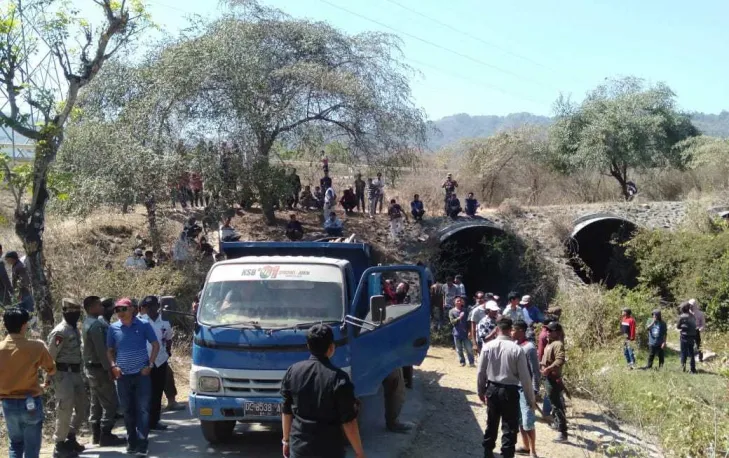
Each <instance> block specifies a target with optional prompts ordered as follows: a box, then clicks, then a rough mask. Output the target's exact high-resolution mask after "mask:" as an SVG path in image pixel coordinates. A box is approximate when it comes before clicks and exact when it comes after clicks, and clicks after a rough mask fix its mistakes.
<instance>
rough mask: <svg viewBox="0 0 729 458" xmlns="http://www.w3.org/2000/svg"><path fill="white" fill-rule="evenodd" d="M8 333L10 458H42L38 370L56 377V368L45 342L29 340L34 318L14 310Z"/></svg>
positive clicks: (0, 382)
mask: <svg viewBox="0 0 729 458" xmlns="http://www.w3.org/2000/svg"><path fill="white" fill-rule="evenodd" d="M3 322H4V324H5V329H6V330H7V332H8V335H7V337H5V339H4V340H2V341H0V367H2V370H0V400H1V401H2V407H3V417H4V419H5V425H6V427H7V428H8V439H9V442H10V453H9V454H8V457H9V458H23V457H25V458H38V456H39V455H40V448H41V441H42V438H43V436H42V433H43V417H44V414H43V389H42V388H41V386H40V384H39V383H38V369H43V370H44V371H45V372H46V374H48V375H49V376H52V375H53V374H55V373H56V364H55V363H54V362H53V358H51V355H50V353H48V350H47V349H46V346H45V345H44V344H43V342H41V341H39V340H28V339H26V338H25V334H26V333H27V332H28V323H29V322H30V314H29V313H28V311H27V310H25V309H22V308H18V307H12V308H8V309H6V310H5V312H4V313H3Z"/></svg>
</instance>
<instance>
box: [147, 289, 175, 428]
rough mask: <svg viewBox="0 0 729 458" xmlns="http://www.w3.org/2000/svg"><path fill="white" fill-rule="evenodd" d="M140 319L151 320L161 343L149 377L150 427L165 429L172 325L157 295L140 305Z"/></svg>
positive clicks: (149, 347)
mask: <svg viewBox="0 0 729 458" xmlns="http://www.w3.org/2000/svg"><path fill="white" fill-rule="evenodd" d="M139 319H140V320H142V321H147V322H149V324H150V325H152V328H153V329H154V332H155V334H156V335H157V340H158V341H159V343H160V346H159V353H157V358H156V359H155V360H154V362H153V366H154V367H153V368H152V372H150V374H149V377H150V379H151V382H152V397H151V399H150V406H149V429H151V430H157V431H163V430H165V429H167V425H165V424H163V423H160V421H159V419H160V414H161V412H162V393H163V392H164V389H165V382H166V379H167V360H168V359H169V358H170V350H171V347H172V327H171V326H170V323H169V321H164V320H163V319H162V316H161V315H160V313H159V299H158V298H157V296H147V297H145V298H144V299H142V302H141V304H140V305H139ZM151 351H152V348H151V345H149V344H148V345H147V352H148V353H151Z"/></svg>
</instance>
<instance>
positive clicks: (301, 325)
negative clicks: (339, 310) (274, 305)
mask: <svg viewBox="0 0 729 458" xmlns="http://www.w3.org/2000/svg"><path fill="white" fill-rule="evenodd" d="M335 323H337V324H338V323H339V320H327V321H321V320H320V321H309V322H304V323H296V324H293V325H291V326H282V327H280V328H268V329H266V331H269V332H273V331H285V330H288V329H302V328H310V327H312V326H314V325H315V324H335Z"/></svg>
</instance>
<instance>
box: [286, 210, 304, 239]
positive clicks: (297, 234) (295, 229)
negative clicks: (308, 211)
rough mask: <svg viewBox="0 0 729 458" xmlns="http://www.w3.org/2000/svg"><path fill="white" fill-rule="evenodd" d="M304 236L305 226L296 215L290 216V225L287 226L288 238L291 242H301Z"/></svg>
mask: <svg viewBox="0 0 729 458" xmlns="http://www.w3.org/2000/svg"><path fill="white" fill-rule="evenodd" d="M303 236H304V226H302V225H301V222H300V221H298V220H297V219H296V213H291V214H290V215H289V223H288V224H287V225H286V237H288V239H289V240H294V241H295V240H301V238H302V237H303Z"/></svg>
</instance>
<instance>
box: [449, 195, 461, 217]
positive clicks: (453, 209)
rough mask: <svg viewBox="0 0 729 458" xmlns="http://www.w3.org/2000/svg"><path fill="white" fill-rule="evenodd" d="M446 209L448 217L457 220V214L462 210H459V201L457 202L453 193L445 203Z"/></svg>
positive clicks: (456, 197)
mask: <svg viewBox="0 0 729 458" xmlns="http://www.w3.org/2000/svg"><path fill="white" fill-rule="evenodd" d="M446 208H447V210H448V216H449V217H450V218H451V219H458V214H459V213H461V211H463V208H461V201H460V200H458V196H457V195H456V193H455V192H454V193H453V194H451V196H450V198H449V199H448V201H446Z"/></svg>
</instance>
